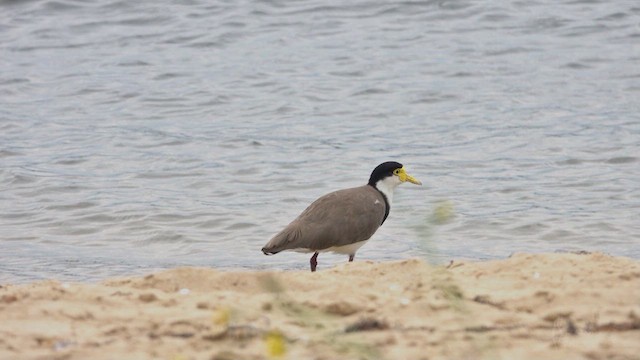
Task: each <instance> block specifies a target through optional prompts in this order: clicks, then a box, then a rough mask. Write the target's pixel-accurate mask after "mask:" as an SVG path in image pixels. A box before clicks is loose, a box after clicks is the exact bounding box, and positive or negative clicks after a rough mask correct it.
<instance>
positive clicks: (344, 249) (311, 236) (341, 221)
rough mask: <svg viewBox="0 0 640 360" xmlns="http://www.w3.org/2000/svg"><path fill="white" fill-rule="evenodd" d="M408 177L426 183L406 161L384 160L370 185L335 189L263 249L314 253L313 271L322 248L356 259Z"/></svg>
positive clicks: (263, 250) (270, 253)
mask: <svg viewBox="0 0 640 360" xmlns="http://www.w3.org/2000/svg"><path fill="white" fill-rule="evenodd" d="M407 181H408V182H410V183H413V184H417V185H422V183H421V182H420V181H418V180H417V179H415V178H413V177H412V176H410V175H409V174H407V172H406V171H405V169H404V167H403V166H402V164H400V163H397V162H394V161H389V162H385V163H382V164H380V165H378V166H377V167H376V168H375V169H373V172H372V173H371V177H370V178H369V183H367V185H363V186H359V187H355V188H350V189H344V190H338V191H334V192H332V193H329V194H327V195H324V196H322V197H320V198H319V199H318V200H316V201H314V202H313V203H312V204H311V205H309V207H307V208H306V209H305V210H304V211H303V212H302V213H301V214H300V215H299V216H298V217H297V218H296V219H295V220H293V221H292V222H291V223H290V224H289V225H288V226H287V227H285V228H284V229H283V230H282V231H280V232H279V233H278V234H276V235H275V236H274V237H273V238H272V239H271V240H269V242H268V243H267V244H266V245H265V246H264V247H263V248H262V252H263V253H264V254H265V255H273V254H277V253H279V252H280V251H285V250H290V251H296V252H305V253H313V256H312V257H311V260H310V264H311V271H316V266H317V265H318V254H319V253H321V252H334V253H338V254H345V255H349V261H353V258H354V256H355V254H356V251H358V249H359V248H360V247H361V246H362V245H364V244H365V243H366V242H367V241H368V240H369V239H370V238H371V236H372V235H373V234H374V233H375V232H376V230H378V228H379V227H380V226H381V225H382V224H383V223H384V221H385V220H386V219H387V216H388V215H389V210H390V209H391V202H392V200H393V191H394V190H395V188H396V187H397V186H398V185H400V184H402V183H404V182H407Z"/></svg>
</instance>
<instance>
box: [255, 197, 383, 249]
mask: <svg viewBox="0 0 640 360" xmlns="http://www.w3.org/2000/svg"><path fill="white" fill-rule="evenodd" d="M384 215H385V201H384V198H383V197H382V195H381V194H380V193H379V192H378V191H377V190H376V189H374V188H373V187H371V186H368V185H364V186H360V187H356V188H351V189H345V190H339V191H335V192H332V193H329V194H327V195H324V196H322V197H320V198H319V199H318V200H316V201H314V202H313V203H312V204H311V205H309V207H307V208H306V209H305V210H304V211H303V212H302V213H301V214H300V216H298V218H296V219H295V220H294V221H293V222H291V224H289V225H288V226H287V227H286V228H284V229H283V230H282V231H281V232H280V233H278V234H277V235H276V236H274V237H273V238H272V239H271V240H270V241H269V242H268V243H267V245H265V247H264V248H263V249H262V251H263V252H264V253H265V254H266V253H276V252H279V251H283V250H289V249H309V250H311V251H316V250H323V249H327V248H330V247H334V246H343V245H349V244H352V243H355V242H359V241H364V240H368V239H369V238H370V237H371V236H372V235H373V234H374V233H375V232H376V230H377V229H378V228H379V227H380V225H381V224H382V221H383V219H384Z"/></svg>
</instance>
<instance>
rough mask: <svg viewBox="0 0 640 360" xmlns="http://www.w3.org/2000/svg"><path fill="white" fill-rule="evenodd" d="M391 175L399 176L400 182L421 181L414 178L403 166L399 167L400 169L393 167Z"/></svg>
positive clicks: (419, 183) (418, 182) (420, 183)
mask: <svg viewBox="0 0 640 360" xmlns="http://www.w3.org/2000/svg"><path fill="white" fill-rule="evenodd" d="M393 175H396V176H397V177H399V178H400V181H402V182H406V181H408V182H410V183H413V184H416V185H422V182H420V180H418V179H416V178H414V177H413V176H411V175H409V174H407V172H406V170H405V169H404V167H401V168H400V169H395V170H393Z"/></svg>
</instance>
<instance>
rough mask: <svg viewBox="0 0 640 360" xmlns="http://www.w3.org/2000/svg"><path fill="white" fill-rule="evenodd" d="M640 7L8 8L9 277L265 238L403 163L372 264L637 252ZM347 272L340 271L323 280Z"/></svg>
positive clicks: (238, 251)
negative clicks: (413, 180)
mask: <svg viewBox="0 0 640 360" xmlns="http://www.w3.org/2000/svg"><path fill="white" fill-rule="evenodd" d="M639 24H640V4H638V2H636V1H623V0H621V1H598V0H590V1H586V0H572V1H550V0H541V1H516V0H509V1H499V2H486V1H470V0H469V1H466V0H451V1H447V0H440V1H412V2H389V1H348V2H344V1H329V2H327V1H318V0H299V1H280V0H276V1H273V0H271V1H264V0H263V1H204V0H191V1H188V0H185V1H173V2H171V1H113V0H111V1H109V0H107V1H96V2H94V1H79V0H78V1H70V0H59V1H51V0H49V1H41V0H31V1H6V0H2V1H0V202H1V209H0V282H22V281H31V280H35V279H41V278H57V279H62V280H98V279H102V278H104V277H107V276H114V275H125V274H135V273H142V272H146V271H150V270H152V269H158V268H166V267H173V266H180V265H197V266H210V267H217V268H246V269H265V268H280V269H292V268H296V269H303V268H307V267H308V255H304V254H295V253H291V254H279V255H277V256H273V257H265V256H264V255H262V253H261V252H260V248H261V247H262V245H263V244H264V243H265V242H266V241H267V240H268V239H269V238H270V237H271V236H272V235H273V234H274V233H275V232H277V231H278V230H279V229H281V228H282V227H283V226H284V225H286V224H287V223H288V222H289V221H290V220H292V219H293V218H294V217H295V216H296V215H297V214H298V213H299V212H300V211H301V210H303V209H304V208H305V207H306V205H308V204H309V203H310V202H311V201H312V200H314V199H315V198H316V197H318V196H320V195H322V194H324V193H326V192H329V191H332V190H336V189H340V188H345V187H351V186H357V185H361V184H363V183H365V182H366V180H367V179H368V176H369V173H370V171H371V170H372V169H373V167H374V166H375V165H377V164H378V163H380V162H382V161H386V160H397V161H400V162H402V163H404V164H405V166H406V168H407V169H408V171H409V173H411V174H412V175H414V176H415V177H417V178H419V179H420V180H422V181H423V183H424V184H425V186H423V187H417V186H413V185H410V184H409V185H403V186H401V187H400V188H398V190H397V191H396V196H395V199H394V204H393V205H394V206H393V208H392V210H391V214H390V216H389V219H388V220H387V221H386V223H385V225H384V226H383V227H382V228H381V229H380V230H379V231H378V233H376V235H374V237H373V239H372V241H370V242H369V243H368V244H367V245H366V246H365V247H363V248H362V249H361V250H360V252H359V253H358V255H357V258H356V260H358V259H359V260H363V259H372V260H386V259H400V258H407V257H411V256H426V257H427V258H428V259H430V260H431V261H434V262H442V261H446V260H448V259H452V258H473V259H487V258H496V257H506V256H508V255H509V254H511V253H513V252H518V251H533V252H541V251H545V252H552V251H575V250H587V251H604V252H607V253H610V254H615V255H626V256H631V257H635V258H640V246H639V242H640V221H639V218H640V216H639V215H640V65H639V64H640V26H639ZM345 261H346V256H336V255H321V257H320V268H323V267H324V268H326V267H328V266H331V265H333V264H336V263H340V262H345Z"/></svg>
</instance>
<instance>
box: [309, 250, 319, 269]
mask: <svg viewBox="0 0 640 360" xmlns="http://www.w3.org/2000/svg"><path fill="white" fill-rule="evenodd" d="M309 263H310V264H311V272H314V271H316V266H318V253H317V252H315V253H314V254H313V256H312V257H311V260H310V261H309Z"/></svg>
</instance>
